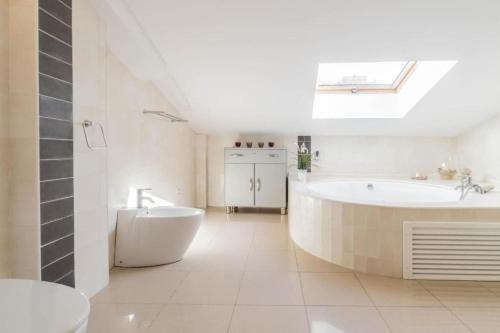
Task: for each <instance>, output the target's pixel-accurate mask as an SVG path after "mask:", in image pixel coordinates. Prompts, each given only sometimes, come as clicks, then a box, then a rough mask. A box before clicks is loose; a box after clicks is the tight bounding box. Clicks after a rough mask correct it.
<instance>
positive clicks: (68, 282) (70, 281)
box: [57, 272, 75, 288]
mask: <svg viewBox="0 0 500 333" xmlns="http://www.w3.org/2000/svg"><path fill="white" fill-rule="evenodd" d="M57 283H59V284H64V285H65V286H68V287H71V288H74V287H75V272H71V273H69V274H67V275H66V276H64V277H63V278H62V279H60V280H58V281H57Z"/></svg>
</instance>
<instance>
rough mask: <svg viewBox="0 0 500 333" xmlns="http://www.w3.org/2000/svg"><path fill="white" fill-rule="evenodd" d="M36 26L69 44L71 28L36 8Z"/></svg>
mask: <svg viewBox="0 0 500 333" xmlns="http://www.w3.org/2000/svg"><path fill="white" fill-rule="evenodd" d="M38 28H39V29H40V30H42V31H44V32H46V33H48V34H50V35H52V36H54V37H56V38H58V39H60V40H62V41H63V42H65V43H67V44H69V45H71V42H72V36H71V33H72V31H71V28H70V27H68V26H67V25H65V24H64V23H62V22H60V21H58V20H56V19H55V18H53V17H52V16H50V15H49V14H47V13H45V12H44V11H43V10H38Z"/></svg>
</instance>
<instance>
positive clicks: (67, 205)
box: [40, 198, 74, 224]
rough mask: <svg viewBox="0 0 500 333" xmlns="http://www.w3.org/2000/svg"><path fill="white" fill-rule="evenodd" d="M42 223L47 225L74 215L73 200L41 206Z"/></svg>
mask: <svg viewBox="0 0 500 333" xmlns="http://www.w3.org/2000/svg"><path fill="white" fill-rule="evenodd" d="M40 207H41V208H40V210H41V214H40V215H41V222H42V224H43V223H46V222H50V221H54V220H58V219H62V218H64V217H68V216H71V215H73V210H74V205H73V198H66V199H62V200H57V201H50V202H46V203H42V204H41V205H40Z"/></svg>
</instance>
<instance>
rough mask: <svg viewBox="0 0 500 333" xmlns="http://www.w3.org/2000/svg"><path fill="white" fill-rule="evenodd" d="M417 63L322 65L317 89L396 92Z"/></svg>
mask: <svg viewBox="0 0 500 333" xmlns="http://www.w3.org/2000/svg"><path fill="white" fill-rule="evenodd" d="M415 66H416V62H415V61H391V62H357V63H333V64H320V65H319V71H318V87H317V89H318V91H323V92H339V93H345V92H348V93H365V92H366V93H396V92H397V91H398V90H399V89H400V87H401V86H402V85H403V83H404V81H405V79H406V78H407V77H408V76H409V75H410V74H411V72H412V71H413V69H414V68H415Z"/></svg>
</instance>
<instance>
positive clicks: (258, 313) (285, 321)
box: [229, 305, 308, 333]
mask: <svg viewBox="0 0 500 333" xmlns="http://www.w3.org/2000/svg"><path fill="white" fill-rule="evenodd" d="M229 332H230V333H277V332H286V333H308V328H307V317H306V311H305V309H304V307H303V306H240V305H238V306H236V309H235V310H234V315H233V319H232V321H231V328H230V330H229Z"/></svg>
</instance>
